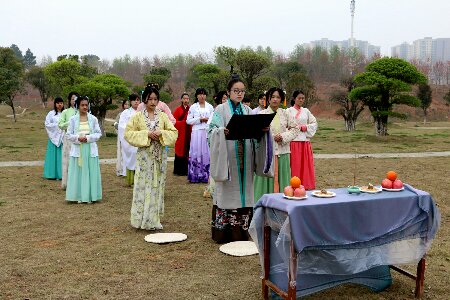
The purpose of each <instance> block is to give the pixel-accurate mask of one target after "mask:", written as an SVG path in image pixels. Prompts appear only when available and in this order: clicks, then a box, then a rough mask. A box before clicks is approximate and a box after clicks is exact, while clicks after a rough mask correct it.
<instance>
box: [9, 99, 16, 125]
mask: <svg viewBox="0 0 450 300" xmlns="http://www.w3.org/2000/svg"><path fill="white" fill-rule="evenodd" d="M8 104H9V106H11V109H12V111H13V116H14V122H17V119H16V109H15V108H14V101H13V99H9V103H8Z"/></svg>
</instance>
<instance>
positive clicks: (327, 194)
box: [311, 189, 336, 198]
mask: <svg viewBox="0 0 450 300" xmlns="http://www.w3.org/2000/svg"><path fill="white" fill-rule="evenodd" d="M311 195H313V196H314V197H319V198H331V197H334V196H336V193H334V192H330V191H327V190H325V189H322V190H318V191H314V192H312V193H311Z"/></svg>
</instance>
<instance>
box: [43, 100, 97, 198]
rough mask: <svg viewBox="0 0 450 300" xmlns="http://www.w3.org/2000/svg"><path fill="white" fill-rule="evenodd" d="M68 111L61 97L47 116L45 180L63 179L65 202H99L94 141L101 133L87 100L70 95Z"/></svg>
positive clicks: (95, 145) (95, 144)
mask: <svg viewBox="0 0 450 300" xmlns="http://www.w3.org/2000/svg"><path fill="white" fill-rule="evenodd" d="M68 100H69V108H68V109H64V104H63V101H62V99H61V98H56V99H55V101H54V110H52V111H50V112H49V113H48V114H47V117H46V120H45V128H46V130H47V133H48V136H49V142H48V143H47V152H46V157H45V164H44V178H48V179H62V182H61V186H62V188H63V189H65V190H66V200H67V201H70V202H78V203H93V202H95V201H99V200H101V199H102V186H101V174H100V165H99V160H98V147H97V143H96V142H97V140H98V139H99V138H100V137H101V130H100V126H99V124H98V121H97V118H96V117H95V116H93V115H92V114H90V113H89V99H88V97H85V96H84V97H82V96H79V95H78V94H76V93H70V94H69V97H68Z"/></svg>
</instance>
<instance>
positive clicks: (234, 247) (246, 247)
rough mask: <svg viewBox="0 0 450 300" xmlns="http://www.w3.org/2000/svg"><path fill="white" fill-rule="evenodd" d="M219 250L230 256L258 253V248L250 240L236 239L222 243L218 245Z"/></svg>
mask: <svg viewBox="0 0 450 300" xmlns="http://www.w3.org/2000/svg"><path fill="white" fill-rule="evenodd" d="M219 251H220V252H223V253H225V254H228V255H232V256H248V255H255V254H258V248H257V247H256V244H255V243H254V242H252V241H237V242H231V243H228V244H223V245H222V246H220V248H219Z"/></svg>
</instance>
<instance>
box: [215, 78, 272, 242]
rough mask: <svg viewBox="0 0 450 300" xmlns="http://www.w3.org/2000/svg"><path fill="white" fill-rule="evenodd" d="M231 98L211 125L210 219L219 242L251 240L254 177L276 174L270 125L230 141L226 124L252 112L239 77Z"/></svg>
mask: <svg viewBox="0 0 450 300" xmlns="http://www.w3.org/2000/svg"><path fill="white" fill-rule="evenodd" d="M227 89H228V93H229V99H228V101H226V102H225V103H223V104H220V105H218V106H217V107H216V109H215V111H214V114H213V117H212V119H211V122H210V124H209V127H208V141H209V144H210V152H211V177H212V178H213V179H214V180H215V181H216V186H215V193H214V194H213V209H212V218H211V234H212V239H213V240H214V241H216V242H217V243H227V242H231V241H242V240H244V241H245V240H248V238H249V235H248V227H249V225H250V222H251V220H252V216H253V204H254V197H253V177H254V174H255V172H256V173H257V174H260V175H262V176H269V177H270V176H273V174H272V172H273V167H272V159H273V152H272V137H271V136H270V132H269V128H265V129H263V131H265V132H266V133H264V135H263V137H262V138H261V139H260V140H259V141H258V140H255V139H245V140H227V139H226V135H228V134H229V131H228V129H227V128H226V126H227V125H228V122H229V121H230V120H231V117H232V116H233V115H234V114H238V115H251V114H252V111H251V109H250V107H248V106H246V105H243V104H242V103H241V102H242V99H243V98H244V93H245V86H244V83H243V82H242V80H240V79H239V78H233V79H232V80H231V81H230V82H229V83H228V87H227Z"/></svg>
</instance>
